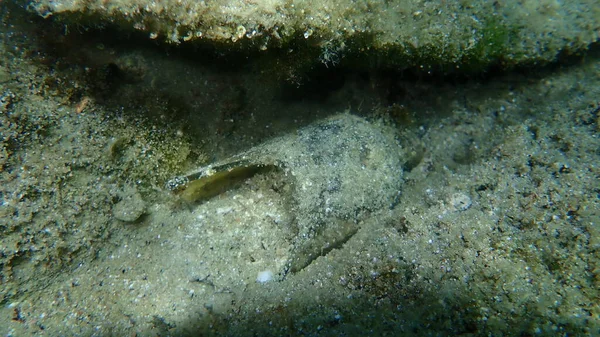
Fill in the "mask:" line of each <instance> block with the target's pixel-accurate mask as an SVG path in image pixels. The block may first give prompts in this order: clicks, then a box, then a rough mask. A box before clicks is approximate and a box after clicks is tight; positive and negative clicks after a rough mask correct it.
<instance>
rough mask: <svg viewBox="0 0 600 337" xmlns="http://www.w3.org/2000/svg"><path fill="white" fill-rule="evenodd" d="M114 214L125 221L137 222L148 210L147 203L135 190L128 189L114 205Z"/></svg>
mask: <svg viewBox="0 0 600 337" xmlns="http://www.w3.org/2000/svg"><path fill="white" fill-rule="evenodd" d="M112 212H113V216H114V217H115V218H116V219H118V220H121V221H124V222H135V221H137V220H138V219H139V218H140V217H141V216H142V215H143V214H144V213H145V212H146V203H145V202H144V200H143V199H142V196H141V195H140V194H139V193H138V192H137V191H136V190H135V189H131V190H126V191H124V192H123V195H122V196H121V201H119V202H118V203H116V204H115V205H114V206H113V210H112Z"/></svg>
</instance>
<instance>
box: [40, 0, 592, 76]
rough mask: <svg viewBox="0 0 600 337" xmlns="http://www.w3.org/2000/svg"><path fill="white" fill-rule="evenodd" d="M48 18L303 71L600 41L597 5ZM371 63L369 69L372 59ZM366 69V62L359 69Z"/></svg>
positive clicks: (258, 8) (191, 7) (66, 13)
mask: <svg viewBox="0 0 600 337" xmlns="http://www.w3.org/2000/svg"><path fill="white" fill-rule="evenodd" d="M29 7H30V8H33V9H34V10H35V11H37V12H38V13H39V14H40V15H42V16H44V17H50V16H57V17H59V18H60V20H63V21H64V22H65V23H67V24H77V25H83V26H88V27H104V26H107V25H117V26H119V27H122V28H123V29H124V34H128V32H131V31H141V32H144V33H145V34H147V36H148V38H150V39H160V40H165V41H168V42H172V43H180V42H186V43H187V42H193V41H207V42H208V43H209V44H212V45H216V46H218V47H219V48H227V49H228V48H231V47H234V48H239V49H242V50H246V51H266V50H269V49H271V48H273V47H276V48H281V49H283V50H286V53H292V54H294V55H296V54H300V55H299V56H298V55H296V56H295V57H294V61H295V62H297V63H298V64H303V63H306V62H314V61H320V62H323V63H325V64H337V63H339V62H341V61H343V60H344V59H349V60H354V61H356V60H360V61H361V63H360V64H358V65H359V66H362V67H364V66H367V67H371V66H373V65H377V66H386V67H387V66H390V67H395V68H409V67H417V68H422V69H424V70H425V71H428V69H429V68H442V69H444V70H445V71H451V70H457V69H458V70H459V71H464V70H479V69H481V68H484V67H487V66H489V65H493V64H500V65H503V66H513V65H516V64H523V63H526V64H529V63H536V62H548V61H553V60H555V59H556V57H557V55H558V54H559V53H561V52H566V53H573V52H577V51H579V50H582V49H585V48H586V47H587V46H588V45H589V44H590V43H592V42H595V41H597V40H598V32H599V29H600V6H599V5H598V1H596V0H577V1H573V2H570V3H569V5H568V6H567V5H563V4H560V3H559V2H557V1H552V0H542V1H527V2H523V1H517V0H508V1H484V0H478V1H469V2H465V1H442V2H437V1H420V0H391V1H382V0H377V1H373V0H327V1H322V0H307V1H293V0H285V1H284V0H244V1H233V0H217V1H195V0H164V1H148V0H120V1H105V0H90V1H75V0H58V1H55V0H34V1H33V2H32V3H31V4H30V5H29ZM363 61H369V62H363ZM355 64H356V63H355Z"/></svg>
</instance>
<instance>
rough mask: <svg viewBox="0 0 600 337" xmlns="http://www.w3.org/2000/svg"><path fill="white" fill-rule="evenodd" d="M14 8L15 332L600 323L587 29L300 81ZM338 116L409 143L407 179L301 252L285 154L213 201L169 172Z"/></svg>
mask: <svg viewBox="0 0 600 337" xmlns="http://www.w3.org/2000/svg"><path fill="white" fill-rule="evenodd" d="M1 6H4V7H2V11H1V13H2V25H1V35H0V41H1V44H0V55H1V56H0V135H1V137H0V140H1V143H0V172H1V173H0V197H1V204H0V231H1V232H0V249H1V251H0V268H1V270H0V272H1V274H0V282H1V287H0V294H1V297H0V300H1V309H0V334H1V335H2V336H33V335H43V336H201V335H209V336H211V335H217V336H287V335H302V336H367V335H372V336H391V335H393V336H448V335H460V336H537V335H539V336H595V335H600V318H599V315H600V307H599V305H600V298H599V297H600V261H599V260H600V227H599V226H600V139H599V132H600V112H599V111H600V53H598V52H597V51H595V50H594V48H592V50H590V51H589V52H588V53H587V55H584V56H581V57H574V58H572V59H569V60H568V62H565V63H563V64H555V65H549V66H545V67H537V68H536V67H532V68H531V69H527V70H525V69H521V70H515V71H511V72H506V73H500V74H488V76H481V77H472V78H470V79H468V80H457V79H444V80H440V79H436V80H433V79H432V78H428V77H427V76H422V77H418V76H411V75H403V74H390V73H387V72H379V71H375V70H373V71H360V72H359V71H349V70H335V69H330V68H325V67H323V68H322V69H319V70H318V71H316V72H315V73H314V74H312V75H314V76H315V77H313V78H309V77H308V76H304V75H302V74H294V73H289V74H286V73H278V74H273V72H272V71H268V70H265V66H264V64H261V60H260V59H259V60H254V59H252V58H251V57H248V60H242V62H240V59H239V58H233V60H232V59H228V57H229V56H222V57H221V56H218V55H217V57H203V56H199V54H201V52H197V53H196V54H194V53H193V52H190V51H186V52H185V53H182V52H181V51H180V50H178V49H177V48H167V50H165V48H163V47H160V46H154V45H148V44H144V43H141V44H140V43H134V42H133V40H127V39H125V40H118V41H115V40H114V39H111V38H110V35H109V34H97V33H93V34H90V33H85V32H79V33H74V32H73V30H77V29H78V27H58V28H57V27H55V26H52V25H50V24H49V23H48V22H43V21H41V20H39V19H35V18H34V17H31V16H29V15H27V14H25V13H23V12H21V11H19V10H17V9H16V8H12V7H10V6H8V5H6V4H3V5H1ZM6 6H8V7H6ZM79 29H80V30H83V29H81V28H79ZM80 33H81V34H80ZM133 38H134V37H132V39H133ZM596 49H597V48H596ZM223 59H224V61H223ZM232 64H235V67H233V68H231V67H230V65H232ZM316 75H318V76H316ZM336 114H351V115H355V116H359V117H360V118H364V119H365V120H367V121H368V123H371V124H372V126H373V127H374V128H376V129H377V130H379V131H380V132H381V133H384V134H386V135H389V136H391V137H393V138H395V139H396V140H397V143H398V144H397V145H396V146H390V147H389V148H386V149H385V151H388V152H389V153H390V155H391V154H395V155H400V156H401V157H402V158H403V163H402V165H401V166H400V167H399V168H398V179H402V183H401V189H400V190H399V191H398V194H397V198H396V199H395V200H393V202H390V204H389V205H388V206H389V207H381V208H380V209H368V210H361V212H360V218H356V219H352V218H345V219H344V221H347V222H348V224H351V225H352V226H354V227H353V228H354V229H355V230H352V231H350V232H351V233H350V234H348V233H344V234H343V235H342V234H340V235H342V236H343V237H336V235H335V233H334V234H331V233H330V234H329V235H330V237H328V239H327V240H331V242H323V249H322V250H321V251H320V253H319V254H318V256H317V257H316V258H315V259H314V260H312V262H311V263H310V264H309V265H308V266H307V267H305V268H303V269H301V270H299V271H296V272H293V273H292V272H290V273H287V274H284V273H283V271H284V270H285V264H286V262H287V261H288V260H289V259H290V258H291V254H293V247H292V246H293V242H294V235H296V229H295V227H294V226H295V219H296V218H297V217H298V214H295V211H296V210H298V208H297V207H296V206H294V202H298V200H294V187H293V186H292V185H293V182H290V180H289V179H287V178H286V177H285V174H283V173H281V172H279V173H277V172H269V173H260V174H257V175H256V176H254V177H252V178H249V179H248V180H246V181H244V182H243V183H242V184H241V185H237V186H235V187H234V188H231V189H230V190H228V191H226V192H224V193H222V194H220V195H218V196H216V197H214V198H211V199H209V200H207V201H205V202H203V203H193V204H190V203H187V202H185V201H182V200H180V198H179V197H178V196H177V195H174V194H173V193H171V192H170V191H168V190H167V189H166V188H165V182H166V181H167V180H168V179H170V178H172V177H174V176H177V175H180V174H184V173H186V172H188V171H190V170H193V169H194V168H196V167H200V166H202V165H206V164H209V163H211V162H214V161H216V160H220V159H223V158H227V157H228V156H230V155H234V154H236V153H239V152H240V151H243V150H245V149H248V148H250V147H252V146H255V145H257V144H260V143H262V142H264V141H267V140H269V139H272V138H273V137H275V136H281V135H283V136H285V135H293V134H294V133H295V132H296V131H297V130H298V129H301V128H303V127H305V126H307V125H310V124H311V123H315V122H317V123H318V121H320V120H323V119H325V118H328V117H330V116H334V115H336ZM365 160H366V159H365ZM365 165H368V163H367V164H365ZM331 169H344V167H343V166H342V167H338V166H334V165H332V167H331ZM375 169H376V168H375ZM341 176H347V175H343V174H342V175H341ZM340 184H342V185H343V184H350V185H349V186H353V185H352V184H353V182H352V179H349V180H347V181H342V182H340ZM348 197H349V198H350V197H352V196H348ZM314 202H316V203H317V206H322V207H323V212H334V213H335V209H336V207H339V206H341V205H340V204H336V202H337V203H343V199H336V200H335V201H334V202H331V203H330V204H329V203H327V200H325V201H323V200H315V201H314ZM319 202H323V204H322V205H321V204H318V203H319ZM332 210H334V211H332ZM338 225H339V224H338ZM324 226H327V223H326V224H324ZM327 240H325V241H327ZM264 271H271V272H273V278H272V279H271V280H270V281H269V282H264V283H260V282H257V276H258V275H259V273H260V272H264ZM263 275H264V274H263Z"/></svg>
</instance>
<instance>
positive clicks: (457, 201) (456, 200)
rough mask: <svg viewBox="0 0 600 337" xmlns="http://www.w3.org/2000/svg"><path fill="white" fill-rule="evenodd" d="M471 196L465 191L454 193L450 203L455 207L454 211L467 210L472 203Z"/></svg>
mask: <svg viewBox="0 0 600 337" xmlns="http://www.w3.org/2000/svg"><path fill="white" fill-rule="evenodd" d="M472 203H473V202H472V201H471V197H469V196H468V195H466V194H464V193H454V194H453V195H452V196H451V197H450V205H452V207H453V208H454V211H459V212H460V211H466V210H467V209H469V208H470V207H471V205H472Z"/></svg>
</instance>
